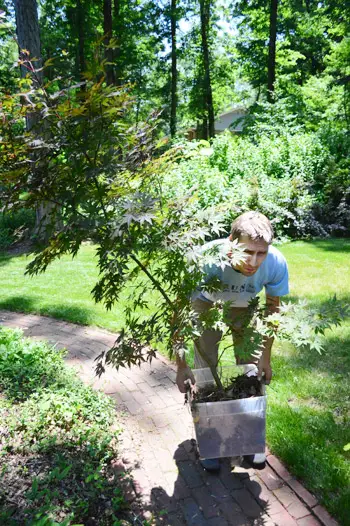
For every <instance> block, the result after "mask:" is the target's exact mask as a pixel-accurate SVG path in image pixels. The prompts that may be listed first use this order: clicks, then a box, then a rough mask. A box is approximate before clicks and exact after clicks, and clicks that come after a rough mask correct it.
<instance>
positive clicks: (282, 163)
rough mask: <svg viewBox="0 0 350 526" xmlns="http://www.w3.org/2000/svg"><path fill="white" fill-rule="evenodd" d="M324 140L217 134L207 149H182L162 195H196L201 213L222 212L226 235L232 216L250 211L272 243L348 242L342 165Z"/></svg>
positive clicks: (349, 201) (294, 133) (290, 134)
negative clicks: (267, 223) (269, 226)
mask: <svg viewBox="0 0 350 526" xmlns="http://www.w3.org/2000/svg"><path fill="white" fill-rule="evenodd" d="M326 137H327V135H322V134H321V133H316V132H306V131H303V130H300V129H297V130H293V128H291V130H288V131H284V130H281V129H279V130H278V133H272V132H271V130H270V129H269V130H268V131H266V129H264V130H263V131H261V129H259V128H258V127H257V128H256V133H255V134H254V132H253V131H250V133H247V134H246V135H243V136H232V135H231V134H230V133H224V134H222V135H219V136H217V137H216V138H215V139H214V140H213V143H212V145H209V143H207V142H205V141H199V142H192V143H185V144H183V145H182V147H183V148H184V151H185V158H184V160H182V161H180V162H179V164H178V165H177V167H176V168H175V169H174V170H172V171H171V172H169V174H168V176H167V195H168V197H175V196H181V195H186V194H188V193H189V192H193V193H196V194H197V196H199V203H200V206H202V207H203V208H205V207H208V206H213V205H215V206H218V207H219V209H220V208H221V209H222V211H223V212H224V216H225V224H226V228H227V229H229V225H230V222H231V221H232V219H234V218H235V217H236V216H237V215H239V214H240V213H242V212H244V211H246V210H252V209H253V210H254V209H257V210H259V211H261V212H263V213H264V214H266V215H267V216H268V217H269V218H270V219H271V220H272V221H273V223H274V227H275V231H276V234H277V236H278V237H280V238H283V237H285V236H287V237H292V238H300V237H312V236H327V235H329V234H331V235H348V234H349V233H350V192H349V184H348V177H349V176H348V171H346V166H347V165H346V162H345V160H344V155H340V154H338V156H337V154H336V152H335V151H334V147H332V145H331V144H330V146H329V147H328V146H327V145H326V144H325V143H326V141H327V139H326ZM346 149H347V148H346V147H345V145H344V151H346Z"/></svg>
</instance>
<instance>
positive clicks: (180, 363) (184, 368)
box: [176, 354, 196, 393]
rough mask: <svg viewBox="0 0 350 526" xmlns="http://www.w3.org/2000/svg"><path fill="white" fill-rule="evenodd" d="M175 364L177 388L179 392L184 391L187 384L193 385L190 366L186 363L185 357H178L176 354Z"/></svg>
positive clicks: (193, 380)
mask: <svg viewBox="0 0 350 526" xmlns="http://www.w3.org/2000/svg"><path fill="white" fill-rule="evenodd" d="M176 365H177V374H176V385H177V386H178V388H179V391H180V393H186V387H187V385H191V384H192V385H194V384H195V383H196V382H195V379H194V376H193V373H192V371H191V368H190V367H189V366H188V365H187V363H186V359H185V357H183V358H180V356H179V355H178V354H177V355H176Z"/></svg>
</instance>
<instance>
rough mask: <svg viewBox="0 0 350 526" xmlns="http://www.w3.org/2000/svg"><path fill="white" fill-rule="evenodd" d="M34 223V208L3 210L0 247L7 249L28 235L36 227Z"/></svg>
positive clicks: (0, 219) (0, 216) (0, 222)
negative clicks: (15, 210)
mask: <svg viewBox="0 0 350 526" xmlns="http://www.w3.org/2000/svg"><path fill="white" fill-rule="evenodd" d="M34 223H35V213H34V212H33V211H32V210H27V209H22V210H21V209H19V210H18V211H17V212H9V211H3V212H2V213H1V214H0V249H6V248H8V247H9V246H11V245H12V244H13V243H15V242H16V241H21V240H23V239H24V238H25V237H28V235H29V234H30V233H31V232H32V231H33V229H34Z"/></svg>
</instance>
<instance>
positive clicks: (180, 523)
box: [0, 311, 337, 526]
mask: <svg viewBox="0 0 350 526" xmlns="http://www.w3.org/2000/svg"><path fill="white" fill-rule="evenodd" d="M0 324H3V325H6V326H9V327H21V328H22V329H24V331H25V335H26V336H30V337H34V338H41V339H46V340H48V341H49V342H50V343H54V344H56V345H57V347H58V348H61V347H66V348H67V349H68V355H67V358H66V360H67V362H68V363H69V364H70V365H72V366H74V367H75V368H76V369H77V370H78V372H79V375H80V376H81V378H82V379H83V380H84V381H85V382H88V383H90V384H92V385H93V387H94V388H96V389H100V390H102V391H104V392H105V393H106V394H108V395H109V396H111V397H112V398H113V399H114V400H115V401H116V410H117V411H118V420H119V421H120V420H121V421H122V425H123V428H124V431H123V433H122V436H121V440H120V450H121V455H120V458H121V459H122V460H118V461H116V465H115V469H116V470H117V471H118V470H120V471H130V473H131V476H132V480H133V482H132V484H130V485H129V491H128V498H129V499H130V501H131V503H132V504H131V505H132V506H134V509H135V510H137V509H138V508H137V506H139V507H140V506H141V509H143V510H146V512H145V517H151V514H152V512H154V511H156V512H158V513H159V511H161V514H160V517H159V519H158V520H157V524H159V525H174V526H184V525H189V526H228V525H233V526H245V525H259V526H263V525H264V526H272V525H274V524H276V525H279V526H292V525H293V526H316V525H320V524H321V525H322V524H323V525H326V526H335V525H336V524H337V523H336V522H335V521H334V519H332V518H331V517H330V515H329V514H328V513H327V512H326V510H324V508H322V507H321V506H320V505H318V503H317V501H316V499H315V498H314V497H313V496H312V495H311V494H310V493H309V492H308V491H307V490H306V489H304V488H303V486H301V484H299V483H298V482H297V481H296V480H295V479H294V478H292V476H291V475H290V474H289V473H288V471H287V470H286V469H285V468H284V467H283V465H282V464H281V463H280V462H279V461H278V459H277V458H276V457H275V456H274V455H268V457H267V459H268V465H267V467H266V468H265V469H264V470H262V471H254V470H252V469H243V468H238V469H237V468H236V469H235V472H234V473H231V472H230V468H229V465H228V462H227V463H225V462H223V465H222V469H221V471H220V474H219V475H212V474H208V473H207V472H205V471H204V470H203V469H202V468H201V466H200V464H199V463H198V460H197V458H196V454H195V447H194V441H193V426H192V423H191V418H190V414H189V412H188V409H187V408H186V407H184V405H183V395H181V394H180V393H179V392H178V390H177V387H176V385H175V383H174V382H175V368H174V365H173V364H171V363H170V362H169V361H168V360H166V359H165V358H163V357H161V356H158V358H157V359H156V360H154V362H153V363H152V366H151V367H150V366H149V365H148V364H144V365H143V366H142V367H141V368H138V367H134V368H132V369H122V370H120V371H119V372H116V371H115V370H109V371H108V372H107V373H106V374H105V375H104V376H103V377H102V378H101V379H96V377H94V369H93V365H94V358H95V357H96V356H97V355H98V354H99V353H100V352H101V351H102V350H106V349H108V348H109V347H110V346H111V345H112V344H113V342H114V339H115V335H114V334H112V333H109V332H107V331H104V330H100V329H94V328H91V327H83V326H80V325H74V324H72V323H66V322H63V321H58V320H54V319H51V318H47V317H42V316H34V315H24V314H18V313H12V312H8V311H0Z"/></svg>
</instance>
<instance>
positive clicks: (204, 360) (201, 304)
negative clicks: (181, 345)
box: [192, 300, 222, 471]
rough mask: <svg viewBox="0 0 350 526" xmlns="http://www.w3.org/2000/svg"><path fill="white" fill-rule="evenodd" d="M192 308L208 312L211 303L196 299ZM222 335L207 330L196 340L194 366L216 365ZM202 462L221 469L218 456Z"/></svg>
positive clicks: (197, 367)
mask: <svg viewBox="0 0 350 526" xmlns="http://www.w3.org/2000/svg"><path fill="white" fill-rule="evenodd" d="M192 308H193V310H194V311H195V312H197V313H198V314H201V313H203V312H207V311H208V310H209V309H210V308H211V305H210V303H208V302H206V301H202V300H195V301H194V302H193V303H192ZM221 336H222V333H221V331H214V330H212V331H211V330H205V331H203V333H202V335H201V337H200V338H198V339H197V340H195V341H194V366H195V368H196V369H202V368H204V367H208V366H209V365H211V366H213V365H214V366H215V367H216V365H217V361H218V349H219V342H220V339H221ZM200 463H201V464H202V467H203V468H204V469H206V470H207V471H218V470H219V469H220V460H219V459H218V458H202V459H200Z"/></svg>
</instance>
